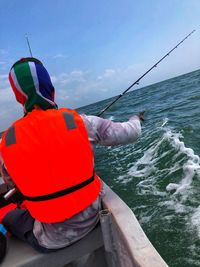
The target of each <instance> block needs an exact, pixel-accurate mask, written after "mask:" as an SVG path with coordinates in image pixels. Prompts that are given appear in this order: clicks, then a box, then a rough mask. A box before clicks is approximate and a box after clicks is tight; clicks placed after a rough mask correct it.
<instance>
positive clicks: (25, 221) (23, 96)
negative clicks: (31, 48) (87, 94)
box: [0, 58, 143, 252]
mask: <svg viewBox="0 0 200 267" xmlns="http://www.w3.org/2000/svg"><path fill="white" fill-rule="evenodd" d="M9 80H10V84H11V87H12V89H13V91H14V94H15V97H16V100H17V101H18V102H19V103H20V104H22V105H23V108H24V117H23V118H21V119H19V120H17V121H15V122H14V123H13V124H12V125H11V127H9V128H8V130H7V131H5V132H4V134H3V136H2V141H1V144H0V171H1V174H2V176H3V178H4V181H5V182H6V183H7V184H8V185H9V187H10V189H11V190H10V191H9V193H8V194H7V198H9V196H11V195H12V196H11V198H14V199H16V198H17V199H18V200H19V201H20V202H22V200H23V208H17V209H15V210H12V211H10V212H9V213H7V214H6V216H5V217H4V219H3V225H4V226H5V228H6V229H7V230H8V231H9V232H10V233H11V234H13V235H14V236H16V237H18V238H19V239H21V240H24V241H26V242H28V243H29V244H30V245H31V246H32V247H33V248H35V249H36V250H38V251H40V252H52V251H55V250H58V249H61V248H64V247H66V246H68V245H70V244H72V243H74V242H76V241H78V240H79V239H81V238H83V237H84V236H85V235H87V233H88V232H90V231H91V230H92V229H93V228H94V227H95V226H96V224H97V223H98V221H99V210H100V209H101V192H102V188H101V187H102V183H101V180H100V179H99V177H98V176H97V174H96V173H95V170H94V158H93V154H94V149H95V146H96V145H105V146H114V145H119V144H128V143H133V142H135V141H136V140H137V139H138V137H139V135H140V133H141V125H140V120H143V114H139V115H135V116H132V117H131V118H130V119H129V121H127V122H123V123H119V122H112V121H111V120H108V119H102V118H99V117H96V116H87V115H85V114H82V115H79V114H78V113H77V112H76V111H75V110H71V109H66V108H60V109H58V108H57V105H56V103H55V101H54V87H53V85H52V83H51V80H50V77H49V74H48V72H47V71H46V69H45V68H44V66H43V64H42V63H41V62H40V61H39V60H38V59H35V58H23V59H21V60H19V61H17V62H16V63H15V64H14V65H13V66H12V68H11V70H10V73H9ZM16 196H18V197H16ZM19 196H20V197H19ZM24 207H25V208H24Z"/></svg>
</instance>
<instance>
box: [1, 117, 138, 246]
mask: <svg viewBox="0 0 200 267" xmlns="http://www.w3.org/2000/svg"><path fill="white" fill-rule="evenodd" d="M81 116H82V119H83V121H84V124H85V126H86V129H87V132H88V137H89V141H90V144H91V147H92V150H93V152H94V151H95V147H96V145H103V146H115V145H119V144H128V143H134V142H135V141H136V140H137V139H138V137H139V136H140V133H141V125H140V120H139V118H138V116H133V117H131V118H130V119H129V121H127V122H122V123H120V122H113V121H111V120H108V119H102V118H99V117H96V116H86V115H81ZM0 172H1V175H2V177H3V179H4V181H5V182H6V183H7V184H8V185H10V186H12V178H11V177H10V176H9V174H8V172H7V170H6V166H5V165H4V162H3V158H2V156H1V155H0ZM101 194H102V192H101ZM101 194H100V196H99V197H98V198H97V199H96V200H95V201H94V202H93V203H92V204H91V205H90V206H89V207H88V208H86V209H85V210H84V211H82V212H80V213H78V214H76V215H75V216H73V217H71V218H70V219H67V220H65V221H64V222H59V223H41V222H39V221H38V220H35V222H34V227H33V233H34V235H35V237H36V238H37V240H38V242H39V244H40V245H41V246H43V247H46V248H49V249H58V248H63V247H66V246H68V245H70V244H72V243H74V242H76V241H77V240H79V239H81V238H82V237H84V236H85V235H86V234H87V233H89V232H90V231H91V230H92V229H93V228H94V227H95V225H96V224H97V223H98V220H99V216H98V214H99V211H100V208H101Z"/></svg>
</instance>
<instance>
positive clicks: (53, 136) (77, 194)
mask: <svg viewBox="0 0 200 267" xmlns="http://www.w3.org/2000/svg"><path fill="white" fill-rule="evenodd" d="M0 151H1V153H2V156H3V159H4V162H5V165H6V168H7V170H8V172H9V174H10V176H11V178H12V179H13V181H14V182H15V184H16V186H17V188H18V189H19V190H20V192H21V193H22V194H23V196H24V198H25V205H26V207H27V209H28V210H29V212H30V213H31V215H32V217H34V218H35V219H37V220H39V221H41V222H47V223H54V222H61V221H64V220H65V219H67V218H70V217H71V216H73V215H75V214H77V213H78V212H80V211H82V210H84V209H85V208H86V207H88V206H89V205H90V204H91V203H92V202H93V201H95V199H96V198H97V197H98V195H99V192H100V188H101V182H100V180H99V178H98V176H97V175H96V174H95V172H94V159H93V153H92V150H91V147H90V143H89V140H88V134H87V131H86V128H85V125H84V122H83V120H82V118H81V116H80V115H78V113H77V112H76V111H74V110H69V109H65V108H62V109H59V110H52V109H49V110H46V111H43V110H33V111H32V112H31V113H29V114H28V115H27V116H26V117H24V118H22V119H20V120H18V121H16V122H15V123H14V124H13V125H12V126H11V127H10V128H9V129H8V130H7V131H6V132H5V133H4V134H3V136H2V143H1V148H0Z"/></svg>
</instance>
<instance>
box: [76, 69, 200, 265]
mask: <svg viewBox="0 0 200 267" xmlns="http://www.w3.org/2000/svg"><path fill="white" fill-rule="evenodd" d="M112 100H113V99H106V100H104V101H101V102H98V103H94V104H91V105H88V106H85V107H82V108H80V109H78V111H79V112H81V113H82V112H83V113H85V114H87V115H96V114H98V113H99V112H100V111H101V110H102V109H103V108H105V107H106V106H107V105H108V104H109V103H110V102H111V101H112ZM140 111H145V121H144V123H143V125H142V134H141V137H140V138H139V139H138V141H137V142H136V143H135V144H129V145H119V146H115V147H102V146H97V149H96V154H95V167H96V171H97V173H98V175H99V176H100V177H101V178H102V179H103V180H104V181H105V182H106V183H107V184H108V185H109V186H111V188H112V189H113V190H114V191H115V192H116V193H117V194H118V195H119V196H120V197H121V198H122V199H123V200H124V201H125V202H126V203H127V205H128V206H129V207H130V208H131V209H132V210H133V212H134V213H135V215H136V217H137V219H138V220H139V222H140V224H141V226H142V228H143V230H144V232H145V233H146V235H147V237H148V238H149V240H150V241H151V243H152V244H153V246H154V247H155V248H156V250H157V251H158V252H159V254H160V255H161V256H162V257H163V259H164V260H165V261H166V262H167V264H168V265H169V266H170V267H200V70H197V71H194V72H191V73H188V74H185V75H182V76H178V77H175V78H172V79H169V80H166V81H162V82H159V83H156V84H153V85H150V86H147V87H144V88H141V89H138V90H133V91H131V92H130V93H127V94H126V95H124V96H123V97H122V98H121V99H120V100H119V101H118V102H116V103H115V104H114V105H113V106H112V108H110V109H109V110H108V111H106V112H105V113H104V114H103V117H104V118H107V119H110V120H112V121H114V122H123V121H127V120H128V119H129V118H130V117H131V116H132V115H134V114H138V113H139V112H140ZM133 231H134V229H133ZM152 267H153V266H152Z"/></svg>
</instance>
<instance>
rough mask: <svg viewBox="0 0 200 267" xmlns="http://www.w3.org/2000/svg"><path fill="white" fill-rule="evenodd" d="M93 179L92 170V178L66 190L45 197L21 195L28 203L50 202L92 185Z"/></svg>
mask: <svg viewBox="0 0 200 267" xmlns="http://www.w3.org/2000/svg"><path fill="white" fill-rule="evenodd" d="M94 177H95V171H94V170H93V174H92V177H90V178H89V179H87V180H85V181H84V182H82V183H80V184H77V185H74V186H71V187H68V188H66V189H63V190H60V191H57V192H54V193H51V194H47V195H42V196H36V197H30V196H25V195H23V197H24V199H25V200H30V201H34V202H35V201H45V200H51V199H54V198H58V197H63V196H65V195H68V194H70V193H73V192H75V191H77V190H79V189H81V188H83V187H85V186H87V185H89V184H90V183H92V182H93V181H94Z"/></svg>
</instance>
